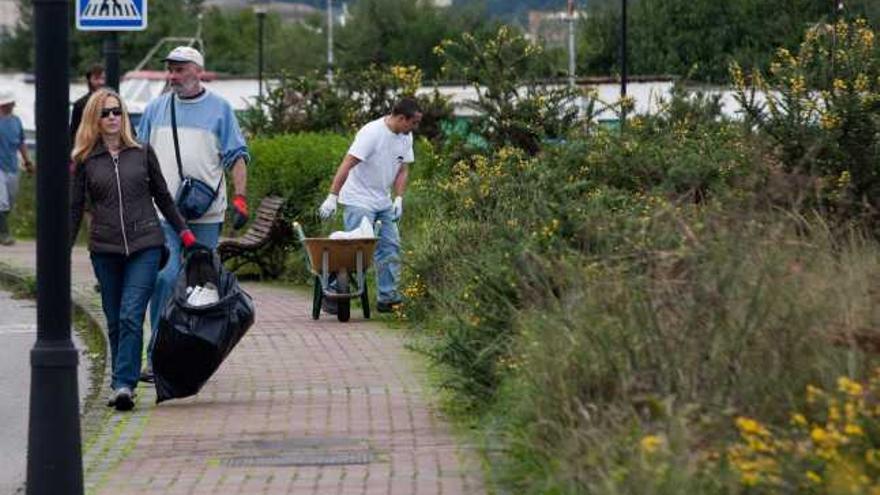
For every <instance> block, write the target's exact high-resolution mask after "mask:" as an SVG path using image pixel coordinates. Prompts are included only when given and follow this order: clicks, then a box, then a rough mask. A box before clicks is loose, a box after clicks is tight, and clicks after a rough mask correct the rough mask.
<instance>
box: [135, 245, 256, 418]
mask: <svg viewBox="0 0 880 495" xmlns="http://www.w3.org/2000/svg"><path fill="white" fill-rule="evenodd" d="M207 282H210V283H212V284H214V285H215V286H216V287H217V292H218V294H219V297H220V299H219V301H217V302H216V303H214V304H209V305H206V306H190V305H189V304H187V302H186V299H187V293H186V288H187V287H193V286H196V285H201V286H204V285H205V284H206V283H207ZM253 323H254V303H253V300H252V299H251V296H250V295H248V294H247V292H245V291H244V290H242V289H241V287H239V285H238V280H237V279H236V278H235V275H233V274H232V273H230V272H228V271H226V269H225V268H224V267H223V264H222V263H221V262H220V258H219V257H218V256H217V255H216V254H215V253H214V252H213V251H211V250H210V249H208V248H205V247H197V248H195V249H193V250H191V251H190V252H189V253H188V254H187V256H186V260H185V261H184V263H183V266H182V267H181V269H180V273H179V274H178V275H177V283H176V284H175V286H174V292H173V293H172V295H171V298H170V299H169V300H168V304H167V305H166V306H165V310H164V311H163V312H162V317H161V318H160V320H159V327H158V332H159V333H158V334H157V335H156V342H155V344H154V345H155V347H154V348H153V374H154V375H155V384H156V403H159V402H162V401H166V400H168V399H179V398H182V397H189V396H190V395H195V394H196V393H198V391H199V390H200V389H201V388H202V386H203V385H204V384H205V383H206V382H207V381H208V379H209V378H211V375H213V374H214V372H215V371H217V368H219V367H220V364H221V363H222V362H223V360H224V359H225V358H226V356H228V355H229V353H230V352H231V351H232V348H233V347H235V345H236V344H237V343H238V341H239V340H241V338H242V337H243V336H244V334H245V333H246V332H247V330H248V328H250V326H251V325H252V324H253Z"/></svg>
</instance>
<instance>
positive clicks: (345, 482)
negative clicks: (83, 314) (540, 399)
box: [0, 243, 484, 495]
mask: <svg viewBox="0 0 880 495" xmlns="http://www.w3.org/2000/svg"><path fill="white" fill-rule="evenodd" d="M33 252H34V247H33V244H31V243H19V244H17V245H16V246H14V247H12V248H0V261H2V262H5V263H8V264H11V265H14V266H21V267H32V266H33V263H34V261H33ZM73 280H74V284H75V285H77V286H78V287H79V289H80V290H83V289H85V288H87V287H89V286H91V285H92V284H93V283H94V281H93V280H94V278H93V276H92V274H91V267H90V264H89V261H88V255H87V253H86V252H85V251H83V250H80V249H77V250H76V251H75V252H74V259H73ZM244 287H245V289H246V290H247V291H248V292H249V293H250V294H251V296H253V298H254V301H255V304H256V308H257V320H256V323H255V325H254V326H253V327H252V328H251V330H250V331H249V332H248V334H247V335H246V336H245V338H244V339H242V341H241V342H240V343H239V345H238V347H237V348H236V349H235V351H233V353H232V354H231V355H230V356H229V358H228V359H227V361H226V362H225V363H224V364H223V366H222V367H221V368H220V370H219V371H218V372H217V374H216V375H215V376H214V377H213V378H212V379H211V381H210V382H209V383H208V384H207V385H206V386H205V388H204V389H203V390H202V392H201V393H200V394H199V395H198V396H196V397H193V398H188V399H184V400H178V401H171V402H166V403H163V404H162V405H159V406H156V405H155V404H154V400H155V393H154V391H153V390H152V388H148V387H141V388H139V398H138V403H137V407H136V409H135V411H134V412H133V413H127V414H124V413H111V412H109V411H110V410H109V409H108V412H107V415H106V426H105V427H104V428H103V429H101V430H100V432H99V433H97V434H92V435H90V436H89V437H88V438H87V444H86V445H85V446H84V452H83V462H84V465H85V477H86V485H87V491H88V492H89V493H96V494H142V493H150V494H160V493H161V494H169V495H173V494H192V495H199V494H205V495H208V494H211V495H224V494H267V495H268V494H338V495H348V494H362V495H367V494H402V495H415V494H418V495H421V494H442V495H453V494H475V493H483V491H484V490H483V485H482V481H481V474H480V465H479V461H478V459H477V457H476V455H475V454H474V452H473V446H472V445H463V444H461V443H460V441H459V442H457V441H456V439H455V438H453V436H452V434H451V433H450V429H449V426H448V425H447V424H446V423H445V422H444V420H443V419H442V418H441V417H440V416H438V414H437V412H436V410H435V409H434V408H432V405H431V404H430V403H429V402H427V401H426V397H427V396H428V393H429V392H428V391H427V390H425V389H424V388H423V382H424V368H423V366H422V364H421V363H420V362H419V359H418V358H417V357H415V356H414V355H413V354H412V353H410V352H409V351H406V350H405V349H404V348H403V343H402V339H401V337H400V336H399V335H397V333H396V332H394V331H392V330H388V329H384V328H382V327H381V326H380V325H377V324H375V323H368V322H365V321H362V320H359V319H358V318H357V316H359V314H358V313H355V314H353V319H352V321H351V322H349V323H347V324H340V323H338V322H337V321H336V320H335V319H330V318H327V319H323V318H322V320H319V321H317V322H315V321H313V320H311V318H310V317H309V310H310V305H311V301H310V300H309V297H308V296H307V295H306V293H305V292H303V293H300V292H297V291H292V290H287V289H282V288H277V287H271V286H268V285H260V284H245V285H244ZM101 321H102V324H103V319H102V320H101ZM459 440H460V439H459Z"/></svg>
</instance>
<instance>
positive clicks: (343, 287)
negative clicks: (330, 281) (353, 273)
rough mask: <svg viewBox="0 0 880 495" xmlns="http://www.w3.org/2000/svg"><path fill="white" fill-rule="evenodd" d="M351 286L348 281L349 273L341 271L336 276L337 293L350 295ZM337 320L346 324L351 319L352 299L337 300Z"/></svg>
mask: <svg viewBox="0 0 880 495" xmlns="http://www.w3.org/2000/svg"><path fill="white" fill-rule="evenodd" d="M349 289H350V284H349V280H348V271H347V270H339V272H338V273H337V274H336V292H339V293H340V294H348V293H349V292H350V290H349ZM336 310H337V313H336V318H338V319H339V321H342V322H346V321H348V319H349V318H350V317H351V299H350V298H347V297H345V298H339V299H337V300H336Z"/></svg>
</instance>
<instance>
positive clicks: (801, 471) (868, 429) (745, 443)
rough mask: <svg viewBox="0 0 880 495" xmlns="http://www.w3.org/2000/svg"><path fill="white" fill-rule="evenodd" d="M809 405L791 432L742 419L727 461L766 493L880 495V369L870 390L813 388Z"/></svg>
mask: <svg viewBox="0 0 880 495" xmlns="http://www.w3.org/2000/svg"><path fill="white" fill-rule="evenodd" d="M805 402H806V410H805V411H795V412H793V413H791V420H790V422H789V426H788V427H787V428H770V427H769V426H766V425H763V424H761V423H759V422H758V421H757V420H755V419H752V418H746V417H740V418H737V420H736V427H737V430H738V431H739V442H738V443H736V444H735V445H733V446H731V447H729V448H728V449H727V458H728V460H729V462H730V463H731V465H732V466H733V467H734V469H735V470H736V471H737V472H738V473H739V479H740V483H741V484H742V485H744V486H748V487H757V488H761V489H762V492H763V493H816V494H819V493H823V494H824V493H829V494H852V495H857V494H875V493H880V422H878V420H880V368H878V369H877V370H875V372H874V375H873V377H872V378H871V379H870V380H869V381H868V383H867V384H862V383H859V382H857V381H854V380H851V379H849V378H847V377H841V378H839V379H838V380H837V388H836V389H835V390H830V391H826V390H822V389H820V388H818V387H815V386H808V387H807V390H806V401H805Z"/></svg>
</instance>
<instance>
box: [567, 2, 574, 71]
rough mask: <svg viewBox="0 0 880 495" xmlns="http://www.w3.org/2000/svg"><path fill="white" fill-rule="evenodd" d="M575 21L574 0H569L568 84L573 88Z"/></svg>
mask: <svg viewBox="0 0 880 495" xmlns="http://www.w3.org/2000/svg"><path fill="white" fill-rule="evenodd" d="M574 22H575V17H574V0H568V86H569V87H571V88H574V84H575V54H574Z"/></svg>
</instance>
